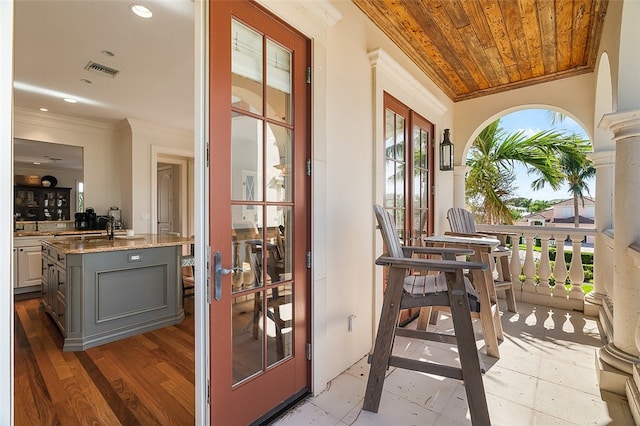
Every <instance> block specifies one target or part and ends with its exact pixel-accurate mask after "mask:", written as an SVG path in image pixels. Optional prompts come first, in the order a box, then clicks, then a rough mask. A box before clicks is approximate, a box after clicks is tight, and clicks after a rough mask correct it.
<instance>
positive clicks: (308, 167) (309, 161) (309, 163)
mask: <svg viewBox="0 0 640 426" xmlns="http://www.w3.org/2000/svg"><path fill="white" fill-rule="evenodd" d="M307 176H311V158H307Z"/></svg>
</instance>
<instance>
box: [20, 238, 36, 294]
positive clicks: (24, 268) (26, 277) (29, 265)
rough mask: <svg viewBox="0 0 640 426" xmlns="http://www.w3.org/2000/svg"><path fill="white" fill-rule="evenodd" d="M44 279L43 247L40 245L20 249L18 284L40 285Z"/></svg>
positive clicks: (23, 285) (24, 285)
mask: <svg viewBox="0 0 640 426" xmlns="http://www.w3.org/2000/svg"><path fill="white" fill-rule="evenodd" d="M41 279H42V249H41V247H40V246H33V247H21V248H19V249H18V285H17V287H27V286H32V285H40V280H41Z"/></svg>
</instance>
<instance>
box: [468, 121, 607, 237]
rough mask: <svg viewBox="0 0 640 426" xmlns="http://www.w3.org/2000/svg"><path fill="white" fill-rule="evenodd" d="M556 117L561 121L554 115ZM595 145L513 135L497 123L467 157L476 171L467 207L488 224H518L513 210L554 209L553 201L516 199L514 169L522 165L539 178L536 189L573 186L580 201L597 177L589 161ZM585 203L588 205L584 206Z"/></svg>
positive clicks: (553, 135)
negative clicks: (545, 186) (515, 221)
mask: <svg viewBox="0 0 640 426" xmlns="http://www.w3.org/2000/svg"><path fill="white" fill-rule="evenodd" d="M552 114H553V115H552V117H556V118H557V117H561V116H562V115H561V114H560V115H558V114H556V113H552ZM590 151H591V143H590V141H588V140H583V139H581V138H580V137H579V136H577V135H576V134H569V135H567V134H565V133H564V132H555V131H552V130H545V131H542V132H538V133H536V134H535V135H532V136H527V135H526V134H525V133H524V132H522V131H520V132H513V133H507V132H505V131H504V130H503V129H502V128H501V127H500V120H496V121H494V122H493V123H491V124H489V125H488V126H487V127H486V128H484V129H483V130H482V131H481V132H480V134H479V135H478V136H477V137H476V139H475V140H474V142H473V145H472V147H471V149H470V151H469V155H468V157H467V163H466V164H467V165H468V166H469V167H470V170H469V173H468V174H467V181H466V188H465V189H466V198H467V204H468V205H469V207H470V208H471V210H472V212H473V213H474V214H475V215H479V216H481V217H482V218H483V220H482V221H481V222H482V223H490V224H495V223H505V224H512V223H513V220H514V218H515V217H516V216H515V211H516V210H514V209H510V208H509V205H512V206H515V207H520V208H524V209H526V210H527V211H529V212H539V211H542V210H545V209H547V208H549V207H550V206H551V203H550V202H548V201H535V202H533V201H531V200H530V199H526V198H522V197H521V198H513V194H514V190H515V189H514V182H515V174H514V171H513V170H514V165H515V164H522V165H524V166H525V167H527V171H528V172H529V173H533V174H534V175H536V176H537V178H536V179H535V180H534V182H533V183H532V185H531V187H532V188H534V189H540V188H542V187H544V185H546V184H548V185H549V186H551V188H553V189H555V190H557V189H559V188H560V187H561V185H562V184H563V183H565V182H566V183H567V184H568V185H569V188H570V189H569V191H570V193H571V194H572V195H573V196H574V200H576V201H575V202H574V209H575V211H576V214H575V216H576V217H577V200H578V199H583V196H584V194H585V193H587V194H588V193H589V188H588V186H587V181H588V180H589V179H590V178H592V177H593V176H594V175H595V168H593V163H591V161H590V160H589V159H587V157H586V153H587V152H590ZM583 201H584V200H583Z"/></svg>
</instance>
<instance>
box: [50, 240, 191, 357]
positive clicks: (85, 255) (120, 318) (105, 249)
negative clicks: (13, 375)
mask: <svg viewBox="0 0 640 426" xmlns="http://www.w3.org/2000/svg"><path fill="white" fill-rule="evenodd" d="M190 242H191V241H190V240H189V239H187V238H180V237H174V236H161V235H150V234H145V235H138V236H135V237H126V236H116V237H115V238H114V239H113V240H109V239H108V238H106V237H97V238H96V237H92V238H86V237H72V238H66V239H60V240H58V239H56V240H50V241H43V242H42V287H41V292H42V305H43V306H44V309H45V311H46V312H47V313H48V314H49V315H50V316H51V317H52V318H53V320H54V321H55V323H56V324H57V325H58V328H59V329H60V331H61V332H62V335H63V337H64V346H63V350H64V351H82V350H85V349H88V348H91V347H94V346H98V345H101V344H104V343H108V342H113V341H115V340H119V339H122V338H125V337H129V336H133V335H136V334H140V333H144V332H147V331H150V330H155V329H158V328H161V327H166V326H169V325H173V324H177V323H179V322H181V321H182V320H183V319H184V310H183V306H182V295H181V291H182V288H181V285H180V279H181V275H180V274H181V268H180V257H181V255H182V250H183V246H184V245H185V244H189V243H190Z"/></svg>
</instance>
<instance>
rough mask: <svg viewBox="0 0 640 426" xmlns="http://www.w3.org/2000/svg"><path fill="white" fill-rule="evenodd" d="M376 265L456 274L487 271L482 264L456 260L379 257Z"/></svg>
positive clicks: (485, 266)
mask: <svg viewBox="0 0 640 426" xmlns="http://www.w3.org/2000/svg"><path fill="white" fill-rule="evenodd" d="M376 265H381V266H389V267H391V268H401V269H417V270H421V271H440V272H457V271H460V270H463V269H480V270H483V269H487V265H486V264H485V263H482V262H463V261H458V260H434V259H408V258H406V257H390V256H380V257H379V258H378V259H376Z"/></svg>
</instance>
